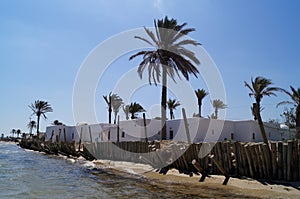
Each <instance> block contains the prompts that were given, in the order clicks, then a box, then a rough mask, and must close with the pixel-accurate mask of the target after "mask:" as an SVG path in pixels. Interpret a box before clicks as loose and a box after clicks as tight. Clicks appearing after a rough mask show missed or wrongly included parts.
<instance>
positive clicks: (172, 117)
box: [170, 109, 175, 120]
mask: <svg viewBox="0 0 300 199" xmlns="http://www.w3.org/2000/svg"><path fill="white" fill-rule="evenodd" d="M170 118H171V120H172V119H175V117H174V113H173V109H170Z"/></svg>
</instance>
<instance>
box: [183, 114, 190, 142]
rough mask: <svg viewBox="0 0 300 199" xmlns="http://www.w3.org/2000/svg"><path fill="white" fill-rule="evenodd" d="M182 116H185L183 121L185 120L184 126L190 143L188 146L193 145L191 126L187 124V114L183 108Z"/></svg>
mask: <svg viewBox="0 0 300 199" xmlns="http://www.w3.org/2000/svg"><path fill="white" fill-rule="evenodd" d="M182 116H183V120H184V126H185V132H186V137H187V142H188V144H191V136H190V130H189V124H188V122H187V118H186V113H185V109H184V108H182Z"/></svg>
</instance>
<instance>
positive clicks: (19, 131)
mask: <svg viewBox="0 0 300 199" xmlns="http://www.w3.org/2000/svg"><path fill="white" fill-rule="evenodd" d="M16 134H17V138H19V135H20V134H21V130H20V129H18V130H17V131H16Z"/></svg>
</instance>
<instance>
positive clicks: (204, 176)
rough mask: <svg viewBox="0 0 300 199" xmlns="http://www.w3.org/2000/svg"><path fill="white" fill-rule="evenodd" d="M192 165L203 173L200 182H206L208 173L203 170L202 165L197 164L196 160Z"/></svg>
mask: <svg viewBox="0 0 300 199" xmlns="http://www.w3.org/2000/svg"><path fill="white" fill-rule="evenodd" d="M192 164H193V166H194V167H195V168H196V169H197V170H198V171H199V173H201V175H202V176H201V178H200V180H199V182H204V180H205V178H206V176H207V173H206V172H205V171H204V170H203V168H202V167H201V166H200V164H199V163H198V162H197V160H195V159H194V160H193V161H192Z"/></svg>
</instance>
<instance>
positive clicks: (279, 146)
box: [277, 142, 283, 180]
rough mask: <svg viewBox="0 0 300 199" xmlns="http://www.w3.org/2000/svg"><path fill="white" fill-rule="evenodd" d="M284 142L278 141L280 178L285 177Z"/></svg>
mask: <svg viewBox="0 0 300 199" xmlns="http://www.w3.org/2000/svg"><path fill="white" fill-rule="evenodd" d="M282 170H283V144H282V142H278V172H277V173H278V179H279V180H282V179H283V172H282Z"/></svg>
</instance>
